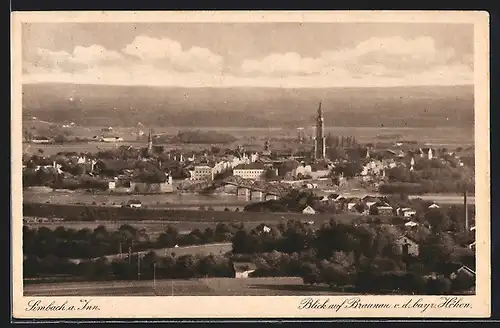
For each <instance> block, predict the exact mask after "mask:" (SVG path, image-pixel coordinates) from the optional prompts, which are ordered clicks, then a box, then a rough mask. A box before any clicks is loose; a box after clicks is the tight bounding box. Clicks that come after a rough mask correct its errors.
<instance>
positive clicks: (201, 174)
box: [189, 165, 214, 181]
mask: <svg viewBox="0 0 500 328" xmlns="http://www.w3.org/2000/svg"><path fill="white" fill-rule="evenodd" d="M190 173H191V177H190V178H189V179H190V180H192V181H200V180H213V179H214V172H213V170H212V168H211V167H210V166H208V165H199V166H195V167H194V170H192V171H190Z"/></svg>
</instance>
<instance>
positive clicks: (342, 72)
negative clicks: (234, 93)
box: [23, 36, 473, 88]
mask: <svg viewBox="0 0 500 328" xmlns="http://www.w3.org/2000/svg"><path fill="white" fill-rule="evenodd" d="M224 60H225V58H223V57H222V56H221V55H219V54H216V53H214V52H212V51H211V50H209V49H206V48H202V47H197V46H193V47H191V48H186V49H183V47H182V45H181V44H180V43H179V42H177V41H175V40H171V39H167V38H161V39H159V38H152V37H148V36H138V37H136V38H135V39H134V40H133V41H132V42H131V43H129V44H127V45H124V46H123V47H122V48H121V49H120V50H109V49H106V48H105V47H103V46H102V45H97V44H94V45H90V46H86V47H84V46H77V47H75V48H74V49H73V50H72V51H70V52H66V51H52V50H48V49H38V50H37V51H36V54H35V57H34V58H30V60H28V61H25V62H24V64H23V71H24V82H25V83H42V82H66V83H89V84H116V85H155V86H183V87H202V86H211V87H237V86H262V87H292V88H300V87H334V86H339V87H342V86H345V87H348V86H398V85H456V84H467V83H472V82H473V74H472V69H473V67H472V66H473V65H472V64H473V58H472V55H458V54H457V53H456V51H455V50H454V49H451V48H450V49H440V48H438V47H437V46H436V44H435V42H434V40H433V39H432V38H430V37H420V38H415V39H404V38H400V37H393V38H371V39H368V40H365V41H363V42H361V43H359V44H358V45H357V46H355V47H352V48H345V49H339V50H331V51H324V52H322V53H320V54H319V55H318V56H315V57H306V56H302V55H301V54H299V53H296V52H286V53H272V54H269V55H268V56H265V57H263V58H254V59H248V60H244V61H242V62H241V65H240V66H237V67H236V68H235V69H232V70H229V69H228V68H227V67H225V64H224Z"/></svg>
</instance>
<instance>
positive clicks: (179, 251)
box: [106, 243, 233, 261]
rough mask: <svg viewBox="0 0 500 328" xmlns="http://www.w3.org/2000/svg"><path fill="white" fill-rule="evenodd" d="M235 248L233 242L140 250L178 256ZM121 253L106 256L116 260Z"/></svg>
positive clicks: (224, 252)
mask: <svg viewBox="0 0 500 328" xmlns="http://www.w3.org/2000/svg"><path fill="white" fill-rule="evenodd" d="M232 250H233V245H232V244H231V243H218V244H205V245H194V246H183V247H168V248H159V249H151V250H147V251H142V252H139V253H140V254H141V255H144V254H147V253H149V252H150V251H153V252H155V253H156V255H158V256H166V255H170V254H172V253H175V256H176V257H179V256H183V255H202V256H208V255H222V254H226V253H228V252H231V251H232ZM133 255H137V253H133ZM121 256H125V255H120V254H113V255H108V256H106V259H108V260H109V261H114V260H117V259H119V258H120V257H121Z"/></svg>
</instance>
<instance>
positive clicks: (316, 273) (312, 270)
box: [300, 262, 321, 284]
mask: <svg viewBox="0 0 500 328" xmlns="http://www.w3.org/2000/svg"><path fill="white" fill-rule="evenodd" d="M300 272H301V277H302V279H303V280H304V283H306V284H315V283H319V282H320V281H321V272H320V270H319V269H318V267H317V266H316V264H314V263H311V262H306V263H303V264H302V265H301V266H300Z"/></svg>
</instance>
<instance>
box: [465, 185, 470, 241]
mask: <svg viewBox="0 0 500 328" xmlns="http://www.w3.org/2000/svg"><path fill="white" fill-rule="evenodd" d="M464 216H465V233H466V234H469V211H468V209H467V188H464Z"/></svg>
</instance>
